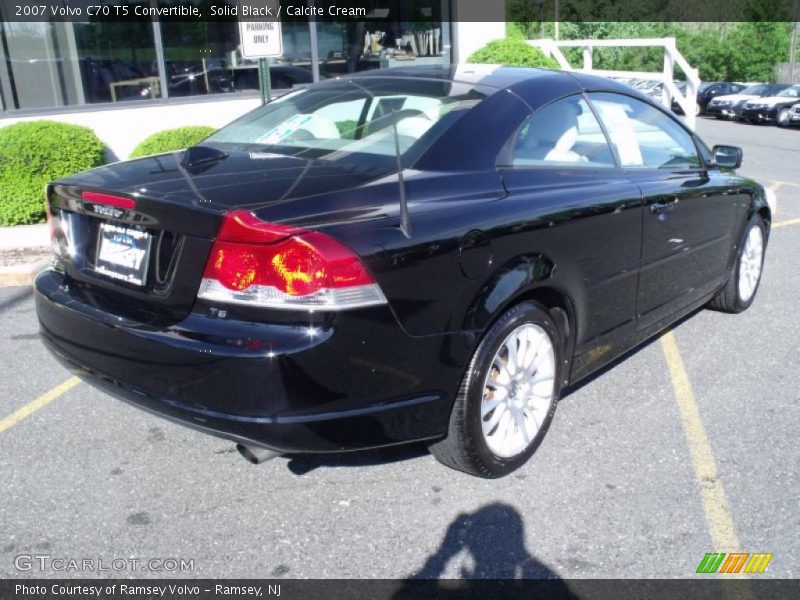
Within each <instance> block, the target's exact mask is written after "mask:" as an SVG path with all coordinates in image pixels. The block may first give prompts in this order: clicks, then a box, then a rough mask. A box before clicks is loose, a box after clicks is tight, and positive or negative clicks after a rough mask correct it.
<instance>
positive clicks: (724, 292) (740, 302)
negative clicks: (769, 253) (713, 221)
mask: <svg viewBox="0 0 800 600" xmlns="http://www.w3.org/2000/svg"><path fill="white" fill-rule="evenodd" d="M754 227H758V228H759V229H761V239H762V249H761V269H760V271H759V275H758V281H757V283H756V285H755V289H754V290H753V292H752V294H751V295H750V297H749V298H744V299H743V298H742V297H741V295H740V293H739V290H740V286H739V278H740V276H741V268H740V267H741V263H742V255H743V254H744V249H745V242H746V241H747V238H748V236H749V235H750V231H751V230H752V229H753V228H754ZM766 248H767V228H766V225H764V220H763V219H762V218H761V216H760V215H754V216H753V218H752V219H750V222H749V223H748V224H747V227H745V229H744V234H743V235H742V239H741V241H740V243H739V251H738V253H737V255H736V261H735V262H734V264H733V270H732V271H731V273H730V275H729V277H728V281H727V282H726V283H725V285H724V286H723V287H722V289H721V290H720V291H719V292H717V295H716V296H714V298H712V300H711V301H710V302H709V303H708V308H711V309H712V310H718V311H721V312H726V313H740V312H742V311H745V310H747V309H748V308H750V305H751V304H752V303H753V300H755V297H756V294H757V293H758V286H759V285H760V283H761V276H762V275H763V272H764V257H765V256H766Z"/></svg>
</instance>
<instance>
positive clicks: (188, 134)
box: [130, 125, 216, 158]
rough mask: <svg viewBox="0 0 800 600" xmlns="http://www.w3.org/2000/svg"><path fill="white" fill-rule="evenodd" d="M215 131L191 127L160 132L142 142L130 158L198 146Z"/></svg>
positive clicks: (197, 126)
mask: <svg viewBox="0 0 800 600" xmlns="http://www.w3.org/2000/svg"><path fill="white" fill-rule="evenodd" d="M215 131H216V129H214V128H213V127H206V126H204V125H189V126H187V127H178V128H177V129H166V130H164V131H159V132H158V133H154V134H153V135H151V136H150V137H148V138H146V139H145V140H144V141H142V142H140V143H139V145H138V146H136V148H134V149H133V152H131V155H130V158H139V157H142V156H148V155H150V154H161V153H163V152H172V151H174V150H182V149H183V148H188V147H190V146H194V145H196V144H197V143H198V142H200V141H202V140H204V139H205V138H207V137H208V136H210V135H211V134H212V133H214V132H215Z"/></svg>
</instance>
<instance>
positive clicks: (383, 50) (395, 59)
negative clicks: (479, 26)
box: [316, 0, 451, 77]
mask: <svg viewBox="0 0 800 600" xmlns="http://www.w3.org/2000/svg"><path fill="white" fill-rule="evenodd" d="M449 19H450V3H449V2H448V1H447V0H428V1H426V0H418V1H413V0H412V1H410V2H409V1H407V0H388V1H386V2H382V3H381V4H380V7H379V8H374V9H371V10H369V11H368V13H367V16H366V17H365V19H364V20H363V21H354V20H349V21H347V22H341V23H331V22H318V23H317V24H316V27H317V39H318V44H317V47H318V49H319V72H320V76H321V77H336V76H339V75H342V74H344V73H353V72H356V71H366V70H370V69H380V68H387V67H395V66H400V65H419V64H440V63H449V62H450V60H451V52H450V47H451V45H450V24H449Z"/></svg>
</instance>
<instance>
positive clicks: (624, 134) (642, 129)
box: [590, 93, 701, 169]
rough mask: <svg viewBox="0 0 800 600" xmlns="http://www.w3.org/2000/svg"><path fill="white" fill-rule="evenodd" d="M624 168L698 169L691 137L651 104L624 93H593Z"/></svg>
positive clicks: (591, 97) (698, 158) (699, 164)
mask: <svg viewBox="0 0 800 600" xmlns="http://www.w3.org/2000/svg"><path fill="white" fill-rule="evenodd" d="M590 99H591V102H592V104H593V105H594V106H595V108H596V109H597V112H598V113H599V114H600V118H601V119H602V121H603V124H604V125H605V127H606V129H607V130H608V135H609V137H610V138H611V144H612V146H614V149H615V150H616V152H617V155H618V156H619V160H620V164H621V165H622V166H623V167H629V168H630V167H643V168H651V169H687V168H688V169H696V168H699V167H700V166H701V163H700V156H699V155H698V153H697V148H696V147H695V145H694V140H693V139H692V136H691V135H690V134H689V133H688V132H687V131H686V130H685V129H684V128H683V127H681V126H680V125H679V124H678V123H677V122H675V121H674V120H673V119H672V118H670V117H669V116H667V115H665V114H664V113H663V112H661V111H660V110H658V109H657V108H655V107H653V106H650V105H649V104H647V103H645V102H642V101H640V100H637V99H635V98H630V97H629V96H623V95H621V94H608V93H596V94H590Z"/></svg>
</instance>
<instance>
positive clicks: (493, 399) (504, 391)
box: [430, 302, 562, 478]
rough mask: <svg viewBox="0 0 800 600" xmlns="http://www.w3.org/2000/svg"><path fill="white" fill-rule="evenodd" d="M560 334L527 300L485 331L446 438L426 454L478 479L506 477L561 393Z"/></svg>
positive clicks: (542, 429) (530, 449)
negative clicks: (429, 453) (430, 453)
mask: <svg viewBox="0 0 800 600" xmlns="http://www.w3.org/2000/svg"><path fill="white" fill-rule="evenodd" d="M560 340H561V336H560V334H559V331H558V328H557V326H556V324H555V323H554V321H553V319H552V318H551V317H550V315H549V314H548V312H547V311H546V310H545V309H544V308H543V307H542V306H540V305H538V304H536V303H533V302H523V303H521V304H518V305H516V306H514V307H513V308H512V309H510V310H509V311H508V312H506V313H505V314H504V315H503V316H501V317H500V318H499V319H498V320H497V322H496V323H495V324H494V325H493V326H492V327H491V329H490V330H489V332H488V333H487V334H486V336H485V337H484V339H483V340H482V342H481V343H480V345H479V346H478V349H477V350H476V351H475V354H474V356H473V358H472V361H471V362H470V365H469V368H468V369H467V373H466V374H465V376H464V380H463V381H462V384H461V389H460V391H459V393H458V397H457V398H456V401H455V404H454V406H453V411H452V413H451V415H450V424H449V429H448V434H447V437H446V438H445V439H443V440H441V441H439V442H436V443H435V444H433V445H431V447H430V449H431V452H432V453H433V455H434V456H435V457H436V458H437V459H438V460H439V461H440V462H442V463H444V464H445V465H447V466H449V467H452V468H454V469H458V470H460V471H465V472H466V473H470V474H472V475H477V476H479V477H486V478H494V477H502V476H504V475H507V474H509V473H511V472H512V471H514V470H515V469H517V468H518V467H520V466H521V465H522V464H523V463H525V461H527V460H528V458H530V456H531V455H532V454H533V453H534V451H535V450H536V448H537V447H538V446H539V444H540V443H541V441H542V438H544V436H545V433H546V432H547V429H548V427H549V425H550V421H551V420H552V418H553V413H554V412H555V409H556V403H557V400H558V394H559V391H560V382H559V366H560V364H561V354H562V348H561V343H560Z"/></svg>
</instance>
